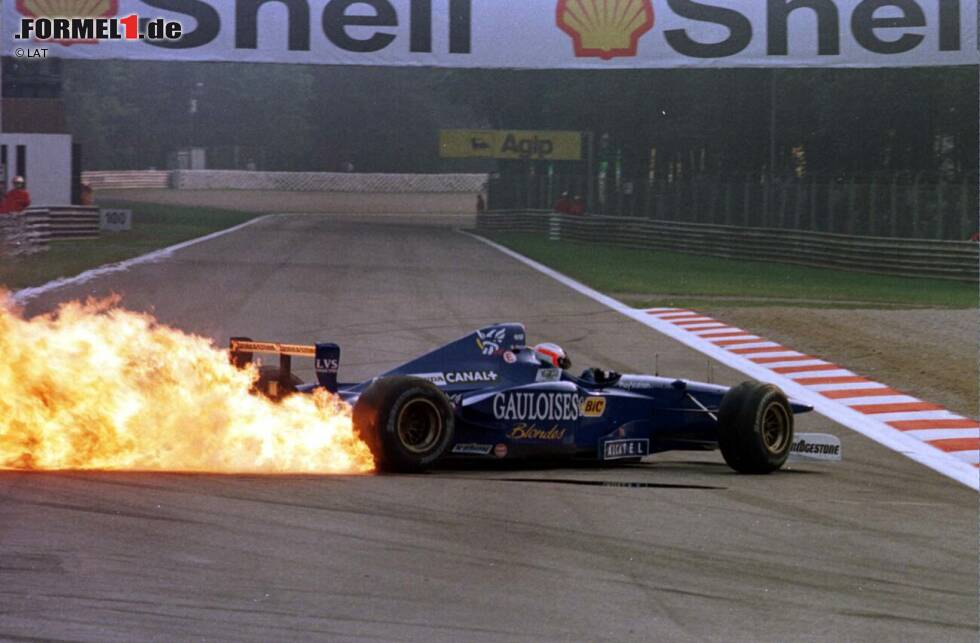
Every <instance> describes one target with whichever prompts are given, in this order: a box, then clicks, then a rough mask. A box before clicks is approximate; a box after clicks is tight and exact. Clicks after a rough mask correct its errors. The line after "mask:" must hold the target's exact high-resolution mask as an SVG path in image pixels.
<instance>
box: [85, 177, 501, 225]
mask: <svg viewBox="0 0 980 643" xmlns="http://www.w3.org/2000/svg"><path fill="white" fill-rule="evenodd" d="M83 180H85V181H87V182H88V183H89V184H90V185H92V187H93V189H94V190H95V196H96V200H99V199H120V200H126V201H142V202H147V203H163V204H172V205H182V206H197V207H214V208H229V209H235V210H241V211H245V212H275V213H280V212H303V213H310V212H315V213H332V214H434V215H457V216H468V217H472V216H473V214H474V213H475V212H476V201H477V195H478V194H481V193H482V192H483V191H484V190H485V187H486V183H487V175H485V174H358V173H336V172H243V171H230V170H176V171H173V172H159V171H134V172H86V173H84V174H83ZM469 223H472V222H471V221H469Z"/></svg>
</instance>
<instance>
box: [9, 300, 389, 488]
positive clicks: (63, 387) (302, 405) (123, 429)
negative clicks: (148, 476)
mask: <svg viewBox="0 0 980 643" xmlns="http://www.w3.org/2000/svg"><path fill="white" fill-rule="evenodd" d="M117 301H118V300H116V299H113V300H107V301H101V302H95V301H89V302H86V303H84V304H82V303H79V302H72V303H69V304H64V305H62V306H61V307H60V308H59V309H58V310H57V311H56V312H54V313H51V314H48V315H41V316H38V317H34V318H32V319H25V318H24V317H23V316H22V314H21V313H20V312H19V311H18V310H17V309H16V308H15V306H14V305H13V303H12V301H11V299H10V297H9V295H8V294H7V293H6V292H4V291H2V290H0V469H21V470H57V469H95V470H130V471H133V470H139V471H181V472H217V473H360V472H366V471H370V470H372V469H373V468H374V461H373V458H372V457H371V453H370V451H369V450H368V448H367V446H366V445H365V444H364V443H363V442H361V441H360V440H359V439H358V438H357V436H356V435H355V433H354V430H353V425H352V422H351V409H350V406H349V405H347V404H346V403H344V402H342V401H341V400H340V399H339V398H337V397H336V396H333V395H331V394H329V393H328V392H326V391H324V390H318V391H316V393H315V394H314V395H312V396H307V395H294V396H291V397H288V398H286V399H284V400H282V401H281V402H278V403H277V402H272V401H270V400H268V399H267V398H264V397H261V396H259V395H256V394H253V393H251V392H250V388H251V385H252V382H253V381H254V380H255V378H256V377H257V372H256V370H255V368H254V367H251V366H250V367H249V368H247V369H245V370H240V369H237V368H235V367H234V366H233V365H232V364H231V363H230V362H229V359H228V353H227V351H223V350H219V349H217V348H215V347H214V345H213V344H212V343H211V341H210V340H208V339H205V338H202V337H196V336H193V335H188V334H185V333H183V332H181V331H179V330H176V329H173V328H169V327H167V326H164V325H161V324H159V323H157V322H156V321H155V320H154V319H153V318H152V317H151V316H149V315H143V314H138V313H134V312H130V311H126V310H122V309H120V308H117V307H115V304H116V303H117Z"/></svg>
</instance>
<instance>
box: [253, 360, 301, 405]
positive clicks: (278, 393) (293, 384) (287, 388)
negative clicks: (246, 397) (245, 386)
mask: <svg viewBox="0 0 980 643" xmlns="http://www.w3.org/2000/svg"><path fill="white" fill-rule="evenodd" d="M280 373H281V371H280V370H279V368H278V367H276V366H262V367H260V368H259V379H257V380H256V381H255V384H253V385H252V390H253V391H255V392H258V393H261V394H262V395H264V396H266V397H267V398H269V399H270V400H275V401H277V402H278V401H279V400H281V399H282V398H284V397H286V396H287V395H292V394H293V393H295V392H296V388H297V387H298V386H300V385H302V384H303V380H301V379H300V378H298V377H296V376H295V375H294V374H292V373H290V374H289V379H288V380H287V381H286V382H280V381H279V380H280Z"/></svg>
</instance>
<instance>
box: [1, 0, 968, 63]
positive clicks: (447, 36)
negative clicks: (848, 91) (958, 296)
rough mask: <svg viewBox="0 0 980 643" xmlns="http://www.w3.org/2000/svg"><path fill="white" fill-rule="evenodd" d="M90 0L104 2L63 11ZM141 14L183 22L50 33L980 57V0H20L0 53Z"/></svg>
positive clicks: (546, 55)
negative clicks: (128, 30) (139, 29)
mask: <svg viewBox="0 0 980 643" xmlns="http://www.w3.org/2000/svg"><path fill="white" fill-rule="evenodd" d="M91 6H96V8H97V11H96V12H95V13H98V16H93V15H85V16H82V15H64V14H65V13H66V12H70V11H72V10H77V11H82V10H83V9H85V8H89V7H91ZM72 7H76V8H77V9H71V8H72ZM87 13H89V14H92V13H93V11H91V10H90V11H88V12H87ZM134 15H135V16H137V20H138V21H139V23H140V24H141V25H146V24H148V23H149V22H150V21H154V20H161V19H162V20H166V21H177V22H179V23H180V25H181V27H182V29H180V33H182V36H181V37H180V38H179V39H176V40H165V41H151V40H149V39H135V40H97V41H93V42H86V44H85V45H84V46H81V45H80V46H70V43H62V44H59V43H58V42H57V39H53V40H52V41H51V42H45V43H43V44H44V46H48V47H50V49H51V55H55V56H62V57H72V58H130V59H163V60H235V61H254V62H277V63H306V64H362V65H420V66H422V65H424V66H439V67H505V68H522V69H534V68H583V69H586V68H587V69H595V68H599V69H608V68H667V67H779V66H783V67H808V66H819V67H879V66H891V67H900V66H919V65H960V64H977V62H978V60H980V56H978V50H977V0H697V1H696V0H533V1H528V0H221V1H220V2H219V1H218V0H210V1H205V0H111V1H110V0H99V1H98V2H94V3H93V2H89V3H84V2H75V3H67V2H52V1H50V0H16V1H13V0H11V1H8V2H3V16H2V18H3V22H2V30H3V33H2V36H3V40H4V42H3V46H4V51H3V54H4V55H16V52H17V51H18V49H19V48H22V47H24V46H25V45H32V44H38V43H37V42H36V41H34V40H33V38H34V36H33V35H32V34H37V33H45V31H39V30H32V29H25V22H24V21H37V20H41V21H44V20H48V21H52V22H51V24H49V25H46V26H48V27H52V29H50V30H49V32H51V31H56V29H54V28H55V27H58V26H59V25H60V26H61V27H64V28H65V29H70V28H71V27H72V25H73V24H75V23H73V22H72V21H74V20H107V19H109V20H111V19H114V18H115V19H120V20H121V19H131V18H129V17H130V16H134ZM58 21H61V22H58ZM80 24H81V23H78V24H75V26H78V25H80ZM69 32H70V33H76V32H77V31H69ZM69 32H65V31H61V33H69ZM85 32H86V33H88V31H87V28H86V30H85ZM25 34H26V35H25ZM16 36H22V37H20V38H17V37H16Z"/></svg>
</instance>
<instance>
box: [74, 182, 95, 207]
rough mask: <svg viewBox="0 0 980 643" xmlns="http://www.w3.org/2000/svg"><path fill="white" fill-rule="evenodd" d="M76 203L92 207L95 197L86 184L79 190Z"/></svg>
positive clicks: (89, 186) (90, 187)
mask: <svg viewBox="0 0 980 643" xmlns="http://www.w3.org/2000/svg"><path fill="white" fill-rule="evenodd" d="M78 201H79V203H80V204H81V205H92V204H94V203H95V195H94V194H93V192H92V186H91V185H89V184H88V183H82V186H81V189H80V190H79V196H78Z"/></svg>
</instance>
